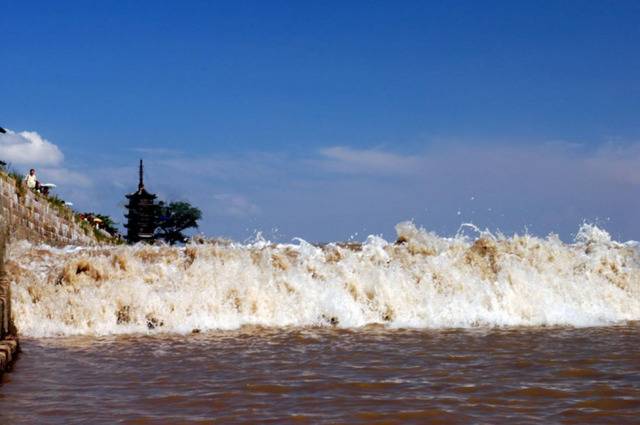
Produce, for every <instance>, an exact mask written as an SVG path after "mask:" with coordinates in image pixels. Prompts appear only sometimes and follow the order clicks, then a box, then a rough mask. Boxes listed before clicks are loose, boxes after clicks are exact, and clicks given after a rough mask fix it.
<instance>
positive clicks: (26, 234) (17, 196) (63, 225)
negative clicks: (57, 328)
mask: <svg viewBox="0 0 640 425" xmlns="http://www.w3.org/2000/svg"><path fill="white" fill-rule="evenodd" d="M52 201H53V199H52V198H46V197H44V196H42V195H41V194H38V193H34V192H32V191H31V190H29V189H27V188H26V187H25V186H24V185H23V184H22V183H18V182H16V180H15V179H13V178H12V177H11V176H9V175H7V174H6V173H4V172H0V374H1V373H2V372H3V371H5V370H6V369H7V368H8V367H9V366H10V365H11V363H12V362H13V360H14V359H15V355H16V353H17V352H18V339H17V335H16V332H15V328H14V326H13V323H12V320H11V277H10V276H8V275H7V273H6V272H5V267H4V259H5V258H4V256H5V251H6V250H7V248H8V246H9V245H10V244H11V243H12V242H16V241H20V240H28V241H30V242H32V243H45V244H47V245H51V246H57V247H61V246H66V245H85V246H86V245H95V244H97V243H98V242H97V240H96V238H95V236H94V232H93V229H92V228H91V227H90V226H88V225H84V226H83V225H81V224H80V222H79V221H77V219H76V218H75V215H74V214H73V211H71V209H69V208H68V207H66V206H65V205H62V204H61V202H55V201H54V202H52Z"/></svg>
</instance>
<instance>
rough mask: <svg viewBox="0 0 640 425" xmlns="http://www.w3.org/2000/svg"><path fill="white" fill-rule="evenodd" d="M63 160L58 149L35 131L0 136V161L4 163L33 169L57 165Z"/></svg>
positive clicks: (8, 132)
mask: <svg viewBox="0 0 640 425" xmlns="http://www.w3.org/2000/svg"><path fill="white" fill-rule="evenodd" d="M63 159H64V155H62V152H61V151H60V149H59V148H58V147H57V146H56V145H54V144H53V143H51V142H49V141H48V140H46V139H44V138H43V137H42V136H40V135H39V134H38V133H36V132H35V131H22V132H20V133H15V132H13V131H11V130H7V133H6V134H0V160H3V161H5V162H8V163H11V164H18V165H26V166H30V167H31V166H34V167H35V166H40V165H58V164H60V163H62V161H63Z"/></svg>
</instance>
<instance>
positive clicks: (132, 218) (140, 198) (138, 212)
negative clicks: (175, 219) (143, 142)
mask: <svg viewBox="0 0 640 425" xmlns="http://www.w3.org/2000/svg"><path fill="white" fill-rule="evenodd" d="M126 197H127V199H128V200H129V203H128V204H127V206H126V208H127V210H128V212H127V213H126V214H125V215H124V216H125V217H126V218H127V224H125V227H126V228H127V242H129V243H136V242H150V241H152V240H153V233H154V232H155V230H156V227H158V205H157V204H156V203H155V199H156V197H157V196H156V195H154V194H152V193H149V192H147V191H146V190H145V188H144V168H143V164H142V160H140V181H139V183H138V190H137V192H134V193H131V194H129V195H126Z"/></svg>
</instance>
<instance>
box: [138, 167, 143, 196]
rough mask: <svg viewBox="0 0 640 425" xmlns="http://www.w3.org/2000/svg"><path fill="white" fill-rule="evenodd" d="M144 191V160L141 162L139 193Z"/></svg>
mask: <svg viewBox="0 0 640 425" xmlns="http://www.w3.org/2000/svg"><path fill="white" fill-rule="evenodd" d="M142 189H144V165H143V164H142V159H141V160H140V182H139V183H138V191H140V190H142Z"/></svg>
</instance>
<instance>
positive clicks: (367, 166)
mask: <svg viewBox="0 0 640 425" xmlns="http://www.w3.org/2000/svg"><path fill="white" fill-rule="evenodd" d="M320 154H321V155H322V156H323V157H324V158H323V160H322V161H321V164H322V165H323V166H324V167H325V168H326V169H327V170H329V171H337V172H342V173H370V174H376V173H385V174H410V173H413V172H415V171H417V170H418V169H419V165H420V158H418V157H415V156H405V155H399V154H395V153H391V152H385V151H382V150H377V149H353V148H350V147H346V146H333V147H329V148H326V149H322V150H321V151H320Z"/></svg>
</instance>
